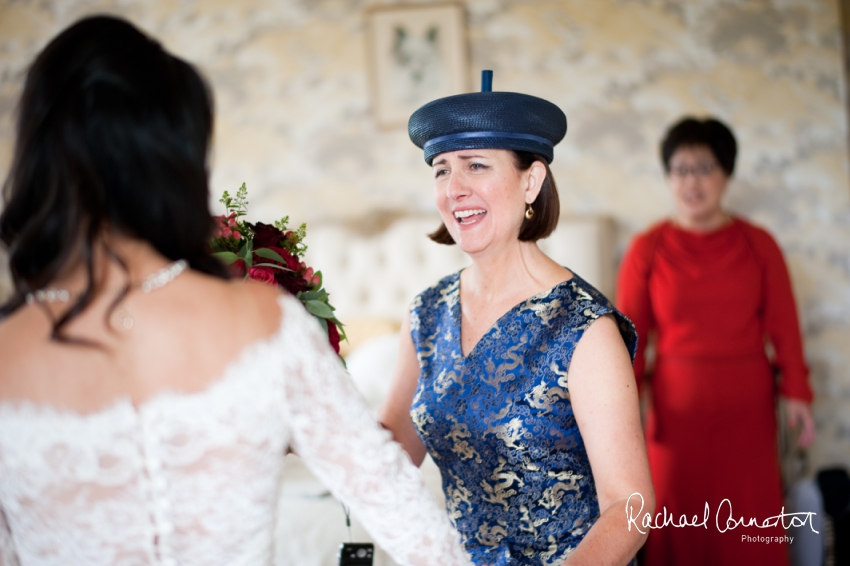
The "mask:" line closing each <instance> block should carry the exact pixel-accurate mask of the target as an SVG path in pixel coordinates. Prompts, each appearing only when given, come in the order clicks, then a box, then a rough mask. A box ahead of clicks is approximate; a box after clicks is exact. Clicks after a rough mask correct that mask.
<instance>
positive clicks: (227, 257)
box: [212, 252, 239, 265]
mask: <svg viewBox="0 0 850 566" xmlns="http://www.w3.org/2000/svg"><path fill="white" fill-rule="evenodd" d="M212 255H213V257H217V258H218V259H220V260H221V262H222V263H224V265H230V264H231V263H234V262H236V260H237V259H239V256H238V255H236V254H235V253H233V252H216V253H214V254H212Z"/></svg>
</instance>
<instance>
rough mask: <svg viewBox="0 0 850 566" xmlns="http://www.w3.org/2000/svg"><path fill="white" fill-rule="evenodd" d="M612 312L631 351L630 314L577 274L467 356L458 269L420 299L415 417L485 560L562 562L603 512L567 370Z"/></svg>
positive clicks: (513, 313)
mask: <svg viewBox="0 0 850 566" xmlns="http://www.w3.org/2000/svg"><path fill="white" fill-rule="evenodd" d="M609 313H610V314H613V315H614V317H615V318H616V320H617V322H618V325H619V328H620V333H621V334H622V336H623V339H624V340H625V343H626V345H627V347H628V349H629V352H630V353H631V355H632V356H634V352H635V346H636V343H637V335H636V334H635V330H634V326H633V325H632V323H631V322H630V321H629V320H628V319H627V318H626V317H624V316H623V315H622V314H620V313H619V312H618V311H617V310H616V309H615V308H614V307H613V306H612V304H611V303H610V302H609V301H608V299H606V298H605V297H604V296H603V295H602V294H601V293H600V292H599V291H597V290H596V289H595V288H593V286H591V285H590V284H588V283H587V282H585V281H584V280H582V279H581V278H579V277H578V276H575V277H573V278H572V279H570V280H568V281H564V282H562V283H560V284H558V285H556V286H555V287H553V288H552V289H550V290H548V291H544V292H542V293H539V294H537V295H535V296H533V297H531V298H529V299H527V300H525V301H523V302H522V303H520V304H518V305H516V306H515V307H514V308H512V309H511V310H510V311H508V312H507V313H505V314H504V315H503V316H502V317H501V318H500V319H499V320H498V321H497V322H496V323H495V324H494V325H493V326H492V327H491V328H490V329H489V330H488V331H487V333H486V334H485V335H484V336H483V337H482V338H481V340H480V341H479V342H478V344H476V345H475V347H474V348H473V349H472V350H471V351H470V352H469V354H468V355H467V356H466V357H464V355H463V352H462V350H461V339H460V338H461V337H460V324H461V305H460V273H455V274H453V275H450V276H448V277H446V278H444V279H442V280H441V281H440V282H439V283H437V284H436V285H435V286H433V287H431V288H430V289H428V290H426V291H425V292H423V293H422V294H420V295H419V296H418V297H416V299H415V300H414V303H413V306H412V307H411V311H410V329H411V334H412V337H413V343H414V345H415V346H416V352H417V356H418V358H419V365H420V368H421V372H420V375H419V385H418V388H417V390H416V394H415V396H414V399H413V404H412V407H411V416H412V418H413V422H414V424H415V426H416V428H417V430H418V431H419V435H420V437H421V438H422V441H423V442H424V443H425V446H426V448H427V449H428V452H429V453H430V454H431V456H432V457H433V459H434V461H435V462H436V463H437V466H438V467H439V468H440V471H441V473H442V477H443V491H444V493H445V495H446V503H447V510H448V514H449V517H450V518H451V520H452V521H453V522H454V524H455V526H456V527H457V529H458V531H460V533H461V537H462V539H463V542H464V544H465V545H466V548H467V550H468V551H469V553H470V555H471V556H472V559H473V561H474V562H475V563H476V564H492V565H520V564H521V565H534V566H540V565H550V564H561V562H563V561H564V560H565V559H566V557H567V556H568V555H569V553H570V552H571V551H572V549H574V548H575V547H576V545H577V544H578V543H579V542H580V541H581V539H582V538H583V537H584V535H585V533H587V531H588V530H589V529H590V527H591V526H593V524H594V523H595V522H596V520H597V519H598V517H599V504H598V502H597V499H596V486H595V484H594V482H593V475H592V474H591V471H590V462H589V461H588V458H587V452H586V451H585V447H584V441H583V440H582V437H581V434H580V432H579V430H578V426H577V425H576V420H575V416H574V415H573V409H572V405H571V403H570V391H569V383H568V369H569V367H570V360H571V359H572V355H573V351H574V350H575V346H576V344H577V343H578V341H579V339H580V338H581V336H582V334H583V333H584V331H585V329H587V328H588V327H589V326H590V324H591V323H592V322H593V321H594V320H596V319H597V318H599V317H600V316H603V315H605V314H609Z"/></svg>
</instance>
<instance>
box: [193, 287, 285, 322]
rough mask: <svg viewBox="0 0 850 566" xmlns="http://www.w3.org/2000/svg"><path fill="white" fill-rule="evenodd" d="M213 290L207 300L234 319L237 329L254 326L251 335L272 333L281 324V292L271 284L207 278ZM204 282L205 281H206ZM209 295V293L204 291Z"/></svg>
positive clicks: (209, 289)
mask: <svg viewBox="0 0 850 566" xmlns="http://www.w3.org/2000/svg"><path fill="white" fill-rule="evenodd" d="M203 279H205V280H206V281H204V283H206V285H205V286H207V290H208V293H209V298H208V299H207V300H208V301H209V303H210V304H213V305H216V306H217V308H216V311H217V313H218V314H220V315H224V316H226V317H227V318H229V319H230V322H229V324H230V325H231V326H232V327H234V329H235V328H238V327H242V328H245V329H248V328H250V329H251V330H249V331H248V334H249V335H250V334H259V335H262V336H266V335H270V334H272V333H273V332H274V331H275V330H277V329H278V328H279V327H280V323H281V309H280V306H279V298H280V295H281V291H280V290H279V289H278V288H277V287H275V286H272V285H269V284H267V283H260V282H257V281H251V280H241V279H230V280H228V281H222V280H212V279H211V278H206V277H204V278H203ZM202 284H203V283H202ZM204 295H206V293H204Z"/></svg>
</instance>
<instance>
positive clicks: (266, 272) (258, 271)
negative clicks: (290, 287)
mask: <svg viewBox="0 0 850 566" xmlns="http://www.w3.org/2000/svg"><path fill="white" fill-rule="evenodd" d="M275 271H276V270H275V269H273V268H271V267H266V266H264V265H261V266H260V267H252V268H251V269H249V270H248V278H249V279H253V280H254V281H262V282H263V283H268V284H269V285H275V286H276V285H277V281H275V278H274V272H275Z"/></svg>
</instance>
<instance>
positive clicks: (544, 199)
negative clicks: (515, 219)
mask: <svg viewBox="0 0 850 566" xmlns="http://www.w3.org/2000/svg"><path fill="white" fill-rule="evenodd" d="M508 151H510V152H511V153H512V154H513V156H514V166H515V167H516V168H517V169H518V170H519V171H528V170H529V169H530V168H531V166H532V165H533V164H534V162H535V161H539V162H540V163H542V164H543V167H545V168H546V178H545V179H543V186H541V187H540V192H539V193H538V194H537V198H536V199H534V202H532V203H531V205H532V207H533V208H534V216H532V217H531V218H525V219H524V220H523V221H522V226H520V228H519V241H520V242H536V241H537V240H542V239H543V238H545V237H547V236H549V234H551V233H552V232H554V231H555V228H556V227H557V226H558V217H559V216H560V214H561V201H560V200H559V199H558V187H557V186H556V185H555V177H554V176H553V175H552V171H551V170H550V169H549V163H547V161H546V159H544V158H543V157H541V156H540V155H537V154H536V153H531V152H528V151H514V150H508ZM428 237H429V238H431V239H432V240H433V241H435V242H437V243H438V244H445V245H447V246H451V245H453V244H454V243H455V241H454V238H452V236H451V234H449V229H448V228H446V225H445V223H440V227H439V228H437V229H436V230H435V231H433V232H431V233H430V234H428Z"/></svg>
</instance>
